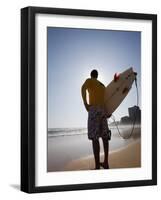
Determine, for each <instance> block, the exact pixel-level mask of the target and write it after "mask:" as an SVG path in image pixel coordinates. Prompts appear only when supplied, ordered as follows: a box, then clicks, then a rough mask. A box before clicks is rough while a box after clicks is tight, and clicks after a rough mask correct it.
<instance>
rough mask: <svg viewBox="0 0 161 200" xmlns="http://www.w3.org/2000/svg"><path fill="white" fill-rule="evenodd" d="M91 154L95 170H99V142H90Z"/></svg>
mask: <svg viewBox="0 0 161 200" xmlns="http://www.w3.org/2000/svg"><path fill="white" fill-rule="evenodd" d="M92 146H93V154H94V159H95V169H100V144H99V140H98V139H97V140H92Z"/></svg>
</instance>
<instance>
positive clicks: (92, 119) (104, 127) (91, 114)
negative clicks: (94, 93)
mask: <svg viewBox="0 0 161 200" xmlns="http://www.w3.org/2000/svg"><path fill="white" fill-rule="evenodd" d="M109 133H110V130H109V128H108V123H107V115H106V113H105V110H104V109H103V108H101V107H96V106H90V108H89V111H88V139H89V140H98V139H99V137H102V138H106V139H108V140H109V139H110V136H109Z"/></svg>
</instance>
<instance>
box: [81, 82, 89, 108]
mask: <svg viewBox="0 0 161 200" xmlns="http://www.w3.org/2000/svg"><path fill="white" fill-rule="evenodd" d="M86 90H87V81H85V83H84V84H83V85H82V88H81V93H82V99H83V102H84V106H85V108H86V110H87V111H88V108H89V105H88V103H87V95H86Z"/></svg>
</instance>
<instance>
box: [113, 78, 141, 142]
mask: <svg viewBox="0 0 161 200" xmlns="http://www.w3.org/2000/svg"><path fill="white" fill-rule="evenodd" d="M135 87H136V102H137V103H136V105H137V107H138V105H139V92H138V86H137V78H136V77H135ZM136 116H137V109H136V110H135V115H134V121H133V125H132V129H131V132H130V134H129V135H128V136H127V137H124V136H123V135H122V134H121V132H120V130H119V127H118V125H117V123H116V120H115V116H114V115H112V116H111V117H112V119H113V121H114V123H115V126H116V128H117V131H118V133H119V136H120V137H121V138H123V139H129V138H131V136H132V135H133V132H134V127H135V123H136Z"/></svg>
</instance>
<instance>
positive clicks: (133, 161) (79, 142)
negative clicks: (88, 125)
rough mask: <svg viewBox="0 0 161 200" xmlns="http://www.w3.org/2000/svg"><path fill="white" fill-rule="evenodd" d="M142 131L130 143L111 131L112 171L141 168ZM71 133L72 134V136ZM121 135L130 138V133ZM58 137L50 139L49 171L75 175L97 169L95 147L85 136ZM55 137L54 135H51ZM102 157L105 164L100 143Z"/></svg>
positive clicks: (135, 134)
mask: <svg viewBox="0 0 161 200" xmlns="http://www.w3.org/2000/svg"><path fill="white" fill-rule="evenodd" d="M140 131H141V130H140V127H136V128H135V129H134V133H133V135H132V137H131V138H130V139H128V140H127V139H126V140H125V139H123V138H121V137H120V136H119V135H118V132H117V130H116V129H113V130H112V138H111V140H110V142H109V165H110V169H113V168H131V167H140V166H141V138H140ZM79 132H80V130H79V131H78V132H77V133H79ZM71 133H72V134H71ZM121 133H122V135H124V136H128V134H129V133H130V129H129V128H126V129H122V132H121ZM59 134H60V133H57V136H56V137H55V136H54V137H53V136H48V154H47V171H48V172H54V171H72V170H89V169H94V157H93V151H92V143H91V141H90V140H88V138H87V134H86V133H83V134H82V133H81V134H75V131H72V132H71V131H69V130H68V132H67V133H65V134H63V133H62V132H61V135H60V136H59ZM50 135H52V133H51V134H50ZM100 155H101V161H103V145H102V141H101V139H100Z"/></svg>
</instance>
